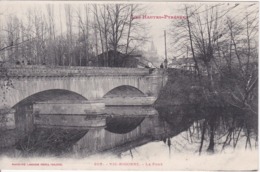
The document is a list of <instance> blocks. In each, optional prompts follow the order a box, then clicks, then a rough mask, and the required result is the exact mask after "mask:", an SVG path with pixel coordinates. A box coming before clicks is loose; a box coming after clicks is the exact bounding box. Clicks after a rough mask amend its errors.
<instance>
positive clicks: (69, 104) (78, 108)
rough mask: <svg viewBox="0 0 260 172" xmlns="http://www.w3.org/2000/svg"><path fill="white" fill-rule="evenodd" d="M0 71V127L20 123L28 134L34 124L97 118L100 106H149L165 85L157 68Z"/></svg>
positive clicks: (19, 68) (67, 123) (71, 123)
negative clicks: (0, 115)
mask: <svg viewBox="0 0 260 172" xmlns="http://www.w3.org/2000/svg"><path fill="white" fill-rule="evenodd" d="M0 70H1V72H0V74H1V79H0V86H1V90H0V97H1V98H2V100H1V102H0V111H2V113H0V114H3V113H4V114H5V116H6V117H7V119H10V120H9V121H8V122H5V123H1V122H0V129H1V128H2V129H13V128H17V127H18V128H19V125H20V124H21V125H22V126H20V130H28V131H29V130H30V129H29V128H32V127H33V125H34V124H37V125H51V124H53V125H62V126H73V127H77V126H78V125H81V126H86V125H89V124H86V123H84V122H83V123H82V118H85V117H84V116H86V115H102V114H104V113H105V112H104V111H105V107H106V106H122V105H123V106H128V105H137V106H139V105H152V104H153V103H154V102H155V101H156V99H157V97H158V95H159V92H160V90H161V89H162V87H163V86H164V85H165V84H166V81H167V77H166V75H165V74H164V70H163V69H146V68H104V67H100V68H97V67H47V66H10V67H8V68H2V69H0ZM6 109H7V110H9V111H7V112H5V110H6ZM10 109H11V110H12V111H10ZM106 110H107V109H106ZM136 111H137V112H136V113H143V114H145V113H146V111H147V110H143V109H141V108H140V109H136ZM112 113H113V114H120V110H117V109H116V110H114V109H113V110H112ZM123 113H124V114H126V115H129V114H128V111H124V112H123ZM147 113H149V111H147ZM61 114H62V115H65V117H64V116H63V117H61V116H59V115H61ZM39 115H40V117H39ZM41 115H43V116H41ZM44 115H45V116H44ZM47 115H53V116H52V118H53V120H51V117H50V118H49V117H47ZM55 115H56V116H55ZM57 115H58V116H57ZM69 115H81V116H82V118H76V117H75V118H72V116H69ZM2 116H3V115H2ZM14 118H15V119H14ZM60 118H62V119H60ZM50 120H51V121H50ZM64 121H65V122H64ZM86 122H88V121H86ZM15 123H16V124H15ZM91 124H92V123H91ZM97 125H99V124H97ZM81 126H78V127H81Z"/></svg>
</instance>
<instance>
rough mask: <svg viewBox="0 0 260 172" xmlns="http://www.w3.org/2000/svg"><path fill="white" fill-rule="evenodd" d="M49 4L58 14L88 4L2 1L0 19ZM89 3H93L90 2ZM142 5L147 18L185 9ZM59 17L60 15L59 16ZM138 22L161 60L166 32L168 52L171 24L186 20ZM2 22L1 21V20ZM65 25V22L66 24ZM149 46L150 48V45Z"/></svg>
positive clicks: (175, 5)
mask: <svg viewBox="0 0 260 172" xmlns="http://www.w3.org/2000/svg"><path fill="white" fill-rule="evenodd" d="M48 3H52V4H56V5H54V6H55V7H54V9H57V10H55V12H56V13H58V11H59V10H58V7H59V6H60V5H61V4H64V3H70V4H77V5H79V6H80V5H81V4H84V3H86V1H85V2H83V1H77V2H76V1H73V2H72V1H66V2H64V1H63V2H62V1H52V2H50V1H37V2H36V1H23V2H19V1H17V2H15V1H11V2H10V1H1V2H0V17H1V15H2V16H3V14H5V15H6V14H16V15H18V16H26V11H28V9H29V8H31V9H34V10H36V11H37V9H41V8H44V9H45V10H46V7H45V4H48ZM88 3H93V2H88ZM95 3H98V4H102V3H104V2H101V1H98V2H95ZM106 3H115V2H106ZM120 3H128V2H120ZM135 3H140V2H135ZM185 3H186V4H188V5H190V4H194V2H192V3H188V2H185ZM219 3H223V2H219ZM140 4H144V5H145V6H147V16H164V15H167V16H183V14H182V13H180V12H179V10H178V9H179V8H180V7H183V4H184V3H183V2H152V3H151V2H149V3H148V2H142V3H140ZM203 4H205V2H203ZM230 4H234V3H230ZM228 5H229V4H227V5H225V7H224V8H226V6H228ZM241 9H242V8H240V6H239V7H238V8H236V9H235V10H234V11H232V12H234V14H235V15H236V14H238V13H241V12H242V11H241ZM57 15H59V14H57ZM63 18H64V20H65V14H63ZM137 20H141V22H144V23H149V34H150V36H151V41H153V42H154V45H155V47H156V49H157V51H158V54H159V56H160V57H161V58H164V56H165V55H164V54H165V45H164V30H166V33H167V39H166V42H167V46H168V47H167V50H168V49H170V48H171V47H170V44H169V43H170V39H169V36H170V35H169V32H170V29H174V28H172V26H171V25H170V24H171V22H172V21H173V20H184V19H164V18H161V19H147V18H145V19H144V18H140V19H137ZM0 22H1V20H0ZM64 23H65V22H64ZM148 46H150V44H148Z"/></svg>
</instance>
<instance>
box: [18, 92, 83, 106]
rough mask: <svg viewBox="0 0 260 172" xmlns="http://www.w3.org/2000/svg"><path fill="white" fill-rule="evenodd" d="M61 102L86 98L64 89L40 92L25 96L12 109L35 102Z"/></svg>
mask: <svg viewBox="0 0 260 172" xmlns="http://www.w3.org/2000/svg"><path fill="white" fill-rule="evenodd" d="M62 100H72V101H76V100H78V101H85V100H87V98H85V97H84V96H82V95H81V94H79V93H77V92H74V91H70V90H65V89H49V90H45V91H40V92H37V93H34V94H32V95H29V96H27V97H26V98H24V99H22V100H19V101H17V102H16V103H14V106H13V107H17V106H21V105H28V104H33V103H35V102H45V101H62Z"/></svg>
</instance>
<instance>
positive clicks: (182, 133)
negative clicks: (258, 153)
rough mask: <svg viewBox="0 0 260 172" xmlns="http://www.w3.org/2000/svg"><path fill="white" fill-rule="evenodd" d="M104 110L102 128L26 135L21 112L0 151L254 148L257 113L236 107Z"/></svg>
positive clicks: (73, 152)
mask: <svg viewBox="0 0 260 172" xmlns="http://www.w3.org/2000/svg"><path fill="white" fill-rule="evenodd" d="M106 108H107V110H106V112H107V113H106V114H105V125H104V126H103V127H100V126H99V127H93V126H95V125H94V124H91V127H87V126H86V127H84V128H78V127H74V128H73V127H69V128H66V127H64V126H60V127H59V126H58V127H57V126H56V127H43V126H33V127H31V130H30V129H27V130H26V131H27V134H24V132H25V130H23V131H24V132H23V134H21V132H18V131H19V130H20V129H21V128H24V126H25V125H26V124H25V123H26V122H24V121H26V120H25V119H26V117H30V118H31V115H28V114H27V116H26V115H25V116H24V117H25V118H24V119H23V120H20V122H19V121H18V123H17V126H18V128H16V129H15V130H12V131H11V130H10V131H6V132H2V133H1V135H0V137H1V140H2V141H1V142H4V141H5V142H6V144H5V145H8V143H9V145H10V146H9V147H8V146H5V147H3V148H1V152H2V154H7V152H8V155H11V156H17V151H18V152H19V155H20V156H31V155H37V156H46V155H52V156H64V155H66V156H75V155H77V156H80V157H82V156H83V157H84V156H89V155H92V154H97V153H101V152H110V153H114V154H116V155H119V156H121V155H122V154H124V152H127V151H130V152H131V150H132V149H134V148H136V147H139V146H142V145H145V144H147V143H149V142H153V141H162V142H164V143H165V144H166V145H167V146H168V148H169V154H171V149H172V148H176V149H179V150H180V151H187V150H189V151H192V152H194V153H198V154H201V153H205V152H208V153H214V152H219V151H223V150H225V149H226V148H228V147H229V148H230V147H232V148H234V149H235V148H237V147H238V145H240V146H241V145H242V146H243V147H244V148H252V147H253V146H257V141H258V138H257V134H258V133H257V116H252V115H250V114H247V113H245V112H243V111H241V110H239V109H236V108H231V107H229V108H205V107H198V106H190V105H184V106H160V107H156V108H153V107H147V106H145V107H141V106H138V107H134V106H132V107H129V106H128V107H127V106H121V107H115V106H113V107H106ZM120 111H121V112H122V113H121V114H120ZM19 115H23V114H19ZM19 118H21V116H20V117H19ZM19 118H18V119H19ZM92 118H93V116H92ZM97 119H100V120H103V119H101V118H100V117H97ZM95 121H96V122H97V120H93V122H95ZM19 127H20V128H19ZM29 130H30V132H28V131H29ZM172 140H174V142H173V141H172ZM11 143H12V144H11ZM14 150H15V151H14ZM151 151H157V150H151ZM13 152H16V153H13ZM131 156H133V155H132V152H131Z"/></svg>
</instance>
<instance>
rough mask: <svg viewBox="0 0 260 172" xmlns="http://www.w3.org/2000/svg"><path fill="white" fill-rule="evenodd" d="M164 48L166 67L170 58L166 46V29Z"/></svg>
mask: <svg viewBox="0 0 260 172" xmlns="http://www.w3.org/2000/svg"><path fill="white" fill-rule="evenodd" d="M164 48H165V60H164V66H165V67H164V68H167V64H168V59H167V47H166V30H164Z"/></svg>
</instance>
